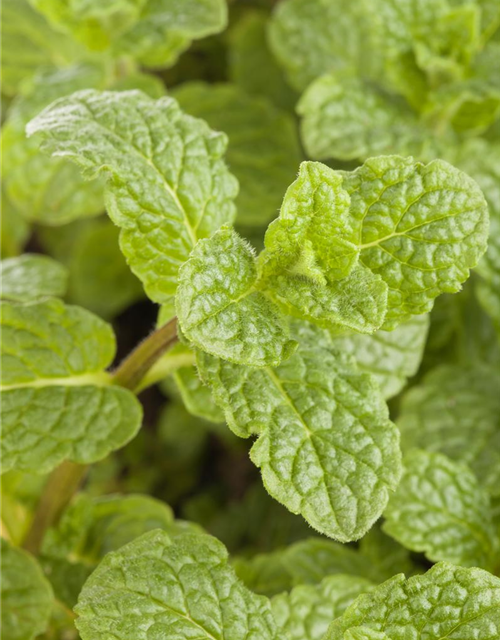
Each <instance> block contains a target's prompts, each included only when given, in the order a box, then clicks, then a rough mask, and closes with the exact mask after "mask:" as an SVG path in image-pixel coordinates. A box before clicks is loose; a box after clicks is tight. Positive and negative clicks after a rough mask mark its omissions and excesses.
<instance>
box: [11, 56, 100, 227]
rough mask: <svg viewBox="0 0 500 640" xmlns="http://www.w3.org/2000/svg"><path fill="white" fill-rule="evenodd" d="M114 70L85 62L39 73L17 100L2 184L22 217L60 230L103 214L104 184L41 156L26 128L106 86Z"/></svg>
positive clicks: (68, 164)
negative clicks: (54, 107)
mask: <svg viewBox="0 0 500 640" xmlns="http://www.w3.org/2000/svg"><path fill="white" fill-rule="evenodd" d="M108 72H109V70H107V69H106V67H105V66H104V65H98V64H94V63H92V64H90V63H81V64H74V65H71V66H70V67H67V68H65V69H56V70H54V69H50V70H48V71H44V72H40V73H38V74H37V75H36V76H35V78H34V79H33V81H32V82H31V84H30V89H29V91H26V92H25V95H24V96H22V97H21V98H20V99H18V100H16V102H15V103H14V105H13V106H12V108H11V109H10V110H9V112H8V117H7V119H6V122H5V123H4V126H3V127H2V154H3V156H2V157H3V166H2V177H3V185H4V188H5V190H6V193H7V195H8V197H9V200H10V201H11V203H12V205H13V206H14V207H15V209H16V210H17V212H18V215H22V216H23V218H25V219H26V220H29V221H33V222H40V223H42V224H49V225H59V224H65V223H66V222H68V221H70V220H73V219H75V218H80V217H86V216H93V215H96V214H97V213H100V212H101V211H102V210H103V192H104V190H103V182H102V180H94V181H92V182H88V181H84V180H83V178H82V177H81V175H80V172H79V170H78V167H75V166H74V165H73V164H72V163H71V162H68V160H66V159H65V158H51V157H47V156H46V155H45V154H43V153H40V149H39V146H40V144H39V140H37V139H36V138H27V137H26V131H25V128H26V124H27V123H28V121H29V120H30V119H31V118H33V117H34V116H35V115H36V114H37V113H39V112H40V111H41V110H42V109H43V108H44V107H46V106H47V105H48V104H50V103H51V102H53V101H54V100H56V99H57V98H60V97H62V96H65V95H68V94H70V93H73V92H74V91H77V90H79V89H86V88H89V87H92V88H99V87H103V86H104V85H105V83H106V80H107V74H108Z"/></svg>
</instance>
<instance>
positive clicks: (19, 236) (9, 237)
mask: <svg viewBox="0 0 500 640" xmlns="http://www.w3.org/2000/svg"><path fill="white" fill-rule="evenodd" d="M1 198H2V200H1V207H2V225H1V228H0V251H1V254H2V256H3V257H4V258H10V257H12V256H17V255H18V254H19V253H21V251H22V249H23V247H24V245H25V244H26V242H27V240H28V238H29V235H30V227H29V225H28V223H27V222H26V220H25V219H24V218H23V217H22V216H21V215H20V214H19V212H18V211H17V210H16V209H15V208H14V206H13V205H12V203H11V202H10V200H9V199H8V198H7V194H6V193H5V188H3V189H2V192H1Z"/></svg>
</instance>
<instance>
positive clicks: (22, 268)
mask: <svg viewBox="0 0 500 640" xmlns="http://www.w3.org/2000/svg"><path fill="white" fill-rule="evenodd" d="M0 279H1V281H2V291H1V294H0V297H1V298H2V299H3V300H10V301H12V302H31V301H34V300H39V299H41V298H48V297H52V296H53V297H62V296H63V295H64V294H65V292H66V288H67V281H68V272H67V270H66V269H65V268H64V267H63V266H62V265H61V264H59V263H58V262H56V261H55V260H52V258H49V257H47V256H43V255H37V254H35V253H25V254H23V255H22V256H18V257H17V258H7V259H6V260H2V261H1V262H0Z"/></svg>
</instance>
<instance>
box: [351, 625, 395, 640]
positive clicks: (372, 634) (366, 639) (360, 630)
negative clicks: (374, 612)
mask: <svg viewBox="0 0 500 640" xmlns="http://www.w3.org/2000/svg"><path fill="white" fill-rule="evenodd" d="M344 640H391V639H390V638H389V636H387V635H386V634H385V633H382V632H381V631H373V630H372V629H368V628H367V627H353V628H352V629H349V630H348V631H346V632H345V634H344Z"/></svg>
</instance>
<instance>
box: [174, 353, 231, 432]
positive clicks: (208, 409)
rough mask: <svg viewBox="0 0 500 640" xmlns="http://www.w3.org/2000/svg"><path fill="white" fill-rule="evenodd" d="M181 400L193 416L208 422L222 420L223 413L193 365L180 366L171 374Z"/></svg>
mask: <svg viewBox="0 0 500 640" xmlns="http://www.w3.org/2000/svg"><path fill="white" fill-rule="evenodd" d="M173 379H174V381H175V384H176V387H177V389H178V390H179V393H180V394H181V398H182V402H183V403H184V406H185V407H186V409H187V410H188V411H189V413H191V414H192V415H193V416H197V417H198V418H203V419H204V420H208V421H209V422H215V423H220V422H224V414H223V412H222V410H221V409H220V407H218V406H217V405H216V404H215V402H214V399H213V397H212V394H211V393H210V389H209V388H208V387H207V386H206V385H204V384H203V382H202V381H201V380H200V377H199V376H198V374H197V372H196V369H195V367H194V366H192V367H181V368H180V369H178V370H177V371H176V372H175V373H174V374H173Z"/></svg>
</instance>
